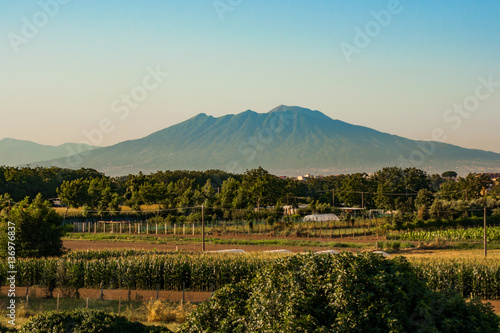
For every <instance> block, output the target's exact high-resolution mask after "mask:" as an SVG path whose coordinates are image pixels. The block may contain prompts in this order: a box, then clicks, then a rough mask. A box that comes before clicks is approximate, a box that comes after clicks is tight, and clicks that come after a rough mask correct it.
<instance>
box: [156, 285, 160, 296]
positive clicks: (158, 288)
mask: <svg viewBox="0 0 500 333" xmlns="http://www.w3.org/2000/svg"><path fill="white" fill-rule="evenodd" d="M159 299H160V284H159V283H158V284H157V285H156V300H159Z"/></svg>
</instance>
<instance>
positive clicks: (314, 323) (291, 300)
mask: <svg viewBox="0 0 500 333" xmlns="http://www.w3.org/2000/svg"><path fill="white" fill-rule="evenodd" d="M499 322H500V318H499V317H498V316H496V315H495V314H494V313H493V311H492V309H491V307H489V306H485V305H483V304H481V303H480V302H476V301H473V302H470V303H466V302H465V301H464V299H463V298H462V297H461V296H460V295H459V294H457V293H456V292H452V291H446V292H444V293H442V294H440V293H437V292H433V291H431V290H430V289H429V288H428V287H427V285H426V284H425V282H424V281H423V280H420V279H419V278H418V276H417V275H416V274H415V272H414V271H413V269H412V267H411V266H410V264H409V263H408V262H407V261H406V259H404V258H402V257H397V258H395V259H394V260H388V259H385V258H383V257H382V256H380V255H375V254H373V253H364V254H361V255H357V256H356V255H353V254H351V253H348V252H344V253H342V254H339V255H335V256H332V255H314V254H306V255H295V256H291V257H285V258H282V259H278V260H277V261H276V262H275V263H273V264H271V265H270V266H267V267H265V268H264V269H263V270H261V271H260V272H259V273H258V274H257V276H256V277H255V278H253V279H252V280H251V281H247V282H245V281H243V282H240V283H239V284H236V285H229V286H226V287H224V288H222V289H221V290H219V291H217V292H216V293H215V294H214V295H213V297H212V298H211V301H210V302H209V303H206V304H204V305H202V306H200V307H199V308H198V309H197V310H195V311H194V312H193V313H192V315H191V316H190V317H189V318H188V321H187V322H186V323H185V324H184V325H183V326H182V327H181V332H200V331H204V332H404V331H406V332H417V331H418V332H497V331H498V326H499Z"/></svg>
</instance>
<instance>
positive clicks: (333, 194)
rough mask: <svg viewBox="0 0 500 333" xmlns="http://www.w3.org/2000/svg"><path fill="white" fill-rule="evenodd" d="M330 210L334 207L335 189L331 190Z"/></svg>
mask: <svg viewBox="0 0 500 333" xmlns="http://www.w3.org/2000/svg"><path fill="white" fill-rule="evenodd" d="M332 203H333V204H332V208H333V207H335V189H333V190H332Z"/></svg>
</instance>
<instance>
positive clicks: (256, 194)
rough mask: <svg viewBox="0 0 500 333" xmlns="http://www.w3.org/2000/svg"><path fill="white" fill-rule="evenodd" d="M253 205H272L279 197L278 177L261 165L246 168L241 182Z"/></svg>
mask: <svg viewBox="0 0 500 333" xmlns="http://www.w3.org/2000/svg"><path fill="white" fill-rule="evenodd" d="M241 186H242V188H243V190H245V191H247V193H248V196H249V198H250V202H251V203H252V204H254V205H257V204H259V205H273V204H275V203H276V201H277V199H278V198H279V197H280V193H279V192H280V189H279V186H278V178H277V177H276V176H274V175H271V174H270V173H269V172H267V171H266V170H264V169H263V168H262V167H259V168H258V169H252V170H247V171H246V172H245V174H244V175H243V182H242V184H241Z"/></svg>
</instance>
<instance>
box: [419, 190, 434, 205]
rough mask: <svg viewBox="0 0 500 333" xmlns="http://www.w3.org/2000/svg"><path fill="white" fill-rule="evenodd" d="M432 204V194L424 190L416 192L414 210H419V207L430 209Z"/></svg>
mask: <svg viewBox="0 0 500 333" xmlns="http://www.w3.org/2000/svg"><path fill="white" fill-rule="evenodd" d="M433 202H434V194H433V193H432V192H431V191H429V190H426V189H422V190H420V191H418V194H417V197H416V198H415V208H416V209H420V207H421V206H426V207H430V206H431V205H432V203H433Z"/></svg>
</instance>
